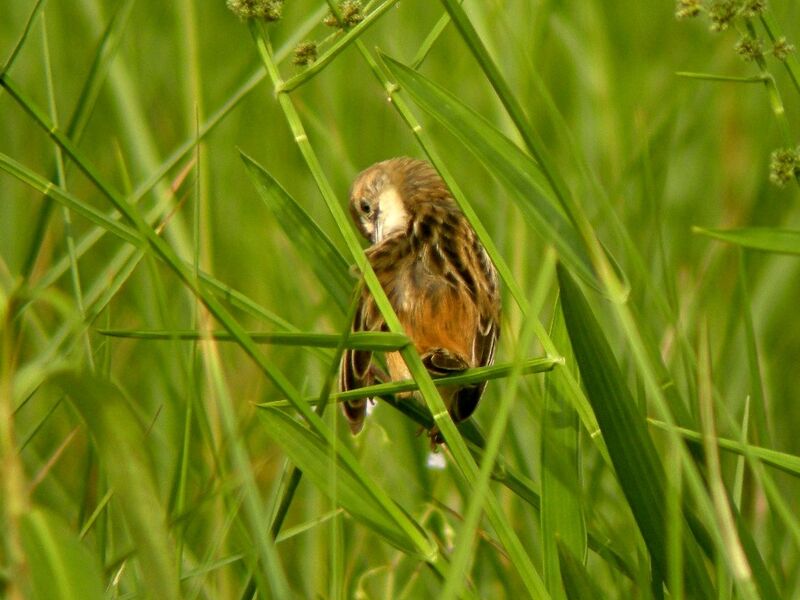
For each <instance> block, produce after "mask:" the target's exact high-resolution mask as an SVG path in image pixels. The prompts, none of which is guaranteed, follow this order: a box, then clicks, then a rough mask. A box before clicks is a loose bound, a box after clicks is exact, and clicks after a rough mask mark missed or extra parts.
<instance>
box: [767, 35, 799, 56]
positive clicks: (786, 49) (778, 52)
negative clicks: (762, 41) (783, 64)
mask: <svg viewBox="0 0 800 600" xmlns="http://www.w3.org/2000/svg"><path fill="white" fill-rule="evenodd" d="M792 52H794V45H793V44H790V43H789V42H787V41H786V38H785V37H782V38H778V39H777V40H775V44H773V46H772V55H773V56H774V57H775V58H777V59H778V60H780V61H784V60H786V59H787V58H789V55H790V54H791V53H792Z"/></svg>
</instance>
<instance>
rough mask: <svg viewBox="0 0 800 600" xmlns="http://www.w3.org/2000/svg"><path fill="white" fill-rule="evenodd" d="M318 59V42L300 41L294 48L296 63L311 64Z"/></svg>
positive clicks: (301, 64) (294, 61)
mask: <svg viewBox="0 0 800 600" xmlns="http://www.w3.org/2000/svg"><path fill="white" fill-rule="evenodd" d="M316 60H317V43H316V42H311V41H305V42H300V43H299V44H297V46H296V47H295V49H294V60H293V61H292V62H293V63H294V64H296V65H299V66H301V67H305V66H306V65H310V64H311V63H313V62H314V61H316Z"/></svg>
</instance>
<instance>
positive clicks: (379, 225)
mask: <svg viewBox="0 0 800 600" xmlns="http://www.w3.org/2000/svg"><path fill="white" fill-rule="evenodd" d="M376 217H377V218H376V219H375V227H373V228H372V243H373V244H377V243H378V242H379V241H381V240H382V239H383V219H381V215H380V214H378V215H376Z"/></svg>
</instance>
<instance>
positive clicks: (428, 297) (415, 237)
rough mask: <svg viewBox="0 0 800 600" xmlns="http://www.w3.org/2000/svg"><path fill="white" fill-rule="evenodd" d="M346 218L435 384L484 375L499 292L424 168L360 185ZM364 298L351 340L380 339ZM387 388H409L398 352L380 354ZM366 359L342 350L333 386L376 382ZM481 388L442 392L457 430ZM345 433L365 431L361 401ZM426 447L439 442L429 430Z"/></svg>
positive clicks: (388, 168)
mask: <svg viewBox="0 0 800 600" xmlns="http://www.w3.org/2000/svg"><path fill="white" fill-rule="evenodd" d="M350 213H351V214H352V216H353V220H354V221H355V223H356V226H357V227H358V229H359V231H361V233H362V235H364V237H366V238H367V239H369V240H370V241H371V242H372V245H371V246H370V247H369V248H368V249H367V250H366V254H367V258H368V259H369V262H370V264H371V265H372V268H373V269H374V271H375V274H376V275H377V277H378V280H379V281H380V283H381V286H382V287H383V289H384V291H385V292H386V295H387V296H388V298H389V302H391V304H392V307H393V308H394V310H395V312H396V313H397V316H398V317H399V319H400V322H401V324H402V325H403V327H404V329H405V331H406V334H407V335H408V336H409V337H410V338H411V340H412V341H413V342H414V345H415V346H416V348H417V351H418V352H419V354H420V356H421V357H422V361H423V363H424V364H425V366H426V368H427V369H428V370H429V371H430V372H431V374H432V375H434V376H441V375H447V374H453V373H456V372H458V371H462V370H464V369H467V368H471V367H479V366H485V365H490V364H492V362H493V361H494V351H495V345H496V342H497V338H498V335H499V330H500V290H499V286H498V282H497V274H496V272H495V268H494V265H493V264H492V262H491V260H490V259H489V256H488V255H487V254H486V251H485V250H484V248H483V246H482V245H481V243H480V241H479V240H478V237H477V236H476V235H475V232H474V231H473V230H472V227H470V225H469V223H468V222H467V220H466V218H465V217H464V215H463V213H462V212H461V210H460V209H459V208H458V205H457V204H456V202H455V201H454V200H453V198H452V196H451V194H450V191H449V190H448V189H447V186H446V185H445V183H444V182H443V181H442V179H441V177H439V175H438V173H437V172H436V171H435V170H434V168H433V167H432V166H431V165H430V164H428V163H427V162H425V161H422V160H416V159H412V158H393V159H390V160H386V161H383V162H379V163H377V164H374V165H372V166H371V167H369V168H368V169H366V170H365V171H363V172H362V173H360V174H359V175H358V177H357V178H356V180H355V182H354V183H353V187H352V188H351V190H350ZM385 329H386V324H385V323H384V320H383V317H382V316H381V314H380V311H379V310H378V307H377V306H376V304H375V301H374V300H373V298H372V295H371V294H370V293H369V291H367V290H366V289H365V290H364V292H363V294H362V297H361V300H360V305H359V307H358V312H357V314H356V318H355V321H354V323H353V330H354V331H380V330H385ZM386 364H387V367H388V369H389V378H390V379H391V380H392V381H399V380H402V379H409V378H410V375H409V372H408V369H407V367H406V365H405V362H404V360H403V358H402V357H401V355H400V354H399V353H398V352H391V353H388V354H387V356H386ZM380 378H381V376H380V370H379V369H378V368H377V367H375V366H373V365H372V354H371V353H370V352H366V351H362V350H348V351H346V352H345V354H344V356H343V358H342V365H341V369H340V375H339V384H340V388H341V389H342V390H352V389H356V388H359V387H363V386H366V385H371V384H372V383H374V381H375V379H380ZM484 387H485V383H482V384H479V385H472V386H467V387H460V388H459V387H453V388H444V389H442V388H440V392H441V393H442V397H443V399H444V401H445V404H446V405H447V407H448V410H449V411H450V414H451V416H452V417H453V419H454V420H455V421H462V420H464V419H466V418H468V417H469V416H470V415H471V414H472V413H473V411H474V410H475V407H476V406H477V404H478V400H479V399H480V397H481V394H482V393H483V389H484ZM343 408H344V413H345V415H346V416H347V418H348V419H349V421H350V428H351V430H352V432H353V433H354V434H355V433H358V432H359V431H361V428H362V427H363V424H364V415H365V410H366V399H360V400H354V401H349V402H346V403H345V404H344V405H343ZM431 439H432V440H434V441H435V442H441V438H440V437H439V435H438V433H437V432H436V431H435V430H434V431H433V432H432V433H431Z"/></svg>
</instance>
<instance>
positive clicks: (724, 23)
mask: <svg viewBox="0 0 800 600" xmlns="http://www.w3.org/2000/svg"><path fill="white" fill-rule="evenodd" d="M738 12H739V2H737V1H736V0H714V2H712V3H711V6H709V7H708V18H709V19H711V31H725V30H726V29H727V28H728V26H729V25H730V24H731V23H732V22H733V20H734V19H735V18H736V15H737V13H738Z"/></svg>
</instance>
